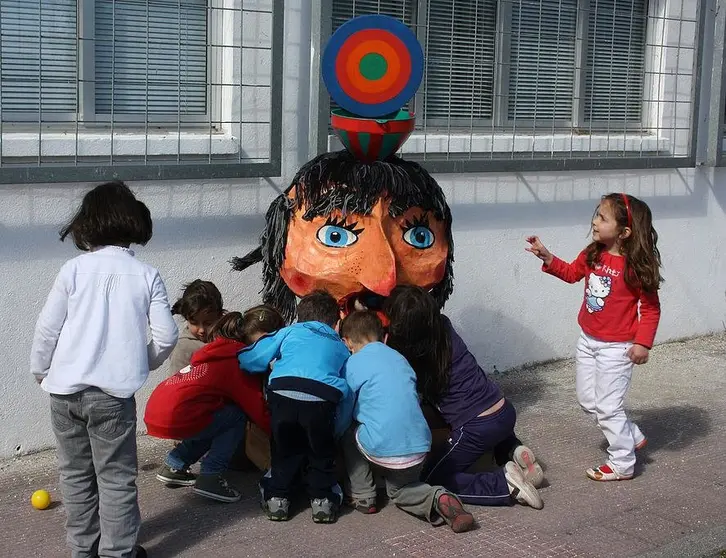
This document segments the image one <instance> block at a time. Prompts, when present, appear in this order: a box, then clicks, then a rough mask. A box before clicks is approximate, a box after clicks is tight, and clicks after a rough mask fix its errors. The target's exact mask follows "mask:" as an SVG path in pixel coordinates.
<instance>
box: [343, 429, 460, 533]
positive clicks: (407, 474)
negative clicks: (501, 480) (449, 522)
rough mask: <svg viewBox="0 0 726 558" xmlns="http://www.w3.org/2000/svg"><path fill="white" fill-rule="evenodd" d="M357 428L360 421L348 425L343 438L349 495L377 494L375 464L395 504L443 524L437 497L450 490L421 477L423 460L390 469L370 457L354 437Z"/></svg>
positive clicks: (430, 520)
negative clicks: (405, 467)
mask: <svg viewBox="0 0 726 558" xmlns="http://www.w3.org/2000/svg"><path fill="white" fill-rule="evenodd" d="M356 428H357V425H354V426H352V427H351V428H349V429H348V431H347V432H346V433H345V435H344V436H343V439H342V448H343V457H344V459H345V468H346V471H347V472H348V482H349V488H350V495H351V496H352V497H353V498H354V499H356V500H365V499H368V498H375V497H376V483H375V479H374V477H373V468H374V467H375V468H376V469H378V470H379V471H380V472H381V474H382V475H383V478H384V479H385V481H386V493H387V494H388V498H389V499H390V500H391V502H392V503H393V504H395V505H396V506H397V507H398V508H400V509H402V510H403V511H405V512H407V513H410V514H411V515H415V516H417V517H421V518H424V519H426V520H427V521H428V522H429V523H431V524H432V525H441V524H443V523H444V520H443V518H442V517H441V516H440V515H439V514H438V511H437V508H436V501H437V499H438V497H439V496H440V495H441V494H444V493H446V494H448V493H449V492H448V490H446V489H445V488H444V487H443V486H431V485H430V484H426V483H424V482H421V481H420V478H421V469H422V468H423V463H421V464H419V465H414V466H413V467H409V468H408V469H387V468H384V467H380V466H378V465H375V464H373V463H371V462H370V461H368V460H367V459H366V458H365V457H364V456H363V454H362V453H361V452H360V450H359V449H358V444H357V442H356V440H355V430H356ZM454 497H455V498H456V496H454Z"/></svg>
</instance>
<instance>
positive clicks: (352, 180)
mask: <svg viewBox="0 0 726 558" xmlns="http://www.w3.org/2000/svg"><path fill="white" fill-rule="evenodd" d="M293 188H294V189H295V192H294V195H293V197H292V198H290V197H288V194H289V193H290V192H291V190H292V189H293ZM382 197H383V198H386V199H388V200H390V202H391V205H390V209H389V213H390V215H391V216H392V217H398V216H400V215H402V214H403V213H404V212H405V211H406V210H408V209H410V208H411V207H420V208H421V209H423V210H424V211H427V212H430V213H432V214H433V215H434V217H436V218H437V219H439V220H441V221H444V222H445V223H446V236H447V238H448V242H449V251H448V258H447V261H446V269H445V272H444V277H443V279H442V280H441V281H440V282H439V283H437V284H436V285H435V286H434V287H433V289H432V290H431V294H432V295H433V296H434V298H435V299H436V301H437V303H438V304H439V306H440V307H443V306H444V304H445V303H446V300H447V299H448V298H449V295H451V292H452V291H453V283H454V271H453V263H454V243H453V239H452V236H451V210H450V209H449V206H448V204H447V203H446V197H445V196H444V192H443V190H442V189H441V186H439V184H438V183H437V182H436V181H435V180H434V179H433V177H432V176H431V175H430V174H429V173H428V172H427V171H426V170H425V169H424V168H423V167H421V165H419V164H418V163H415V162H413V161H406V160H404V159H401V158H399V157H396V156H395V155H393V156H391V157H389V158H388V159H386V160H385V161H376V162H374V163H370V164H367V163H363V162H361V161H359V160H358V159H356V158H355V157H354V156H353V155H351V154H350V153H349V152H348V151H345V150H343V151H337V152H334V153H324V154H322V155H319V156H318V157H316V158H315V159H313V160H312V161H310V162H308V163H306V164H305V165H304V166H303V167H302V168H301V169H300V170H299V171H298V173H297V174H296V175H295V178H293V180H292V183H291V184H290V186H289V187H288V189H287V190H286V191H285V193H284V194H281V195H280V196H278V197H277V198H276V199H275V200H274V201H273V202H272V204H270V207H269V209H268V210H267V214H266V218H265V221H266V225H265V230H264V231H263V232H262V234H261V236H260V245H259V246H258V247H257V248H255V249H254V250H252V251H251V252H249V253H248V254H246V255H245V256H242V257H236V258H233V259H232V260H231V261H230V263H231V264H232V269H234V270H236V271H242V270H244V269H247V268H248V267H250V266H252V265H254V264H256V263H259V262H262V264H263V268H262V275H263V288H262V300H263V301H264V302H265V303H267V304H272V305H274V306H275V307H276V308H278V309H279V310H280V312H281V314H282V315H283V317H284V318H285V319H286V320H287V321H288V322H289V321H292V320H293V319H294V318H295V313H296V310H295V306H296V305H295V294H294V293H293V292H292V291H291V290H290V288H289V287H288V286H287V285H286V284H285V282H284V281H283V280H282V278H281V277H280V269H281V267H282V262H283V260H284V258H285V246H286V243H287V230H288V225H289V223H290V219H291V218H292V215H293V213H294V212H295V211H296V210H297V209H299V208H303V207H304V208H305V209H306V210H305V213H304V214H303V219H305V220H306V221H311V220H313V219H314V218H315V217H318V216H321V215H329V214H330V213H331V212H333V211H334V210H340V211H341V212H342V213H343V214H344V215H345V214H349V213H358V214H360V215H369V214H370V213H371V211H373V207H374V206H375V204H376V202H377V201H378V200H379V199H380V198H382Z"/></svg>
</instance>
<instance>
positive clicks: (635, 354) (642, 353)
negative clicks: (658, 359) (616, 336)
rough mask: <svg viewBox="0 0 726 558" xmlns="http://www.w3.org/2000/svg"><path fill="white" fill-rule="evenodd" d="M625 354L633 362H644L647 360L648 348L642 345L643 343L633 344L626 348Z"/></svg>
mask: <svg viewBox="0 0 726 558" xmlns="http://www.w3.org/2000/svg"><path fill="white" fill-rule="evenodd" d="M626 354H627V355H628V358H629V359H630V361H631V362H632V363H633V364H645V363H646V362H648V355H649V354H650V349H648V347H643V345H633V346H632V347H630V348H629V349H628V352H627V353H626Z"/></svg>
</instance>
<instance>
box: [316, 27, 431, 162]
mask: <svg viewBox="0 0 726 558" xmlns="http://www.w3.org/2000/svg"><path fill="white" fill-rule="evenodd" d="M423 71H424V64H423V50H422V49H421V45H420V44H419V42H418V39H416V35H415V34H414V33H413V32H412V31H411V30H410V29H409V28H408V27H406V26H405V25H404V24H403V23H401V22H400V21H398V20H397V19H394V18H392V17H388V16H382V15H366V16H360V17H356V18H354V19H352V20H350V21H348V22H346V23H344V24H343V25H341V26H340V27H339V28H338V30H337V31H336V32H335V33H334V34H333V36H332V37H331V38H330V41H329V42H328V45H327V46H326V48H325V52H324V54H323V63H322V72H323V80H324V81H325V86H326V87H327V89H328V92H329V93H330V96H331V97H332V99H333V100H334V101H335V102H336V104H337V105H338V106H339V107H340V108H339V109H335V110H333V113H332V118H331V124H332V126H333V130H334V131H335V133H336V134H337V135H338V137H339V138H340V140H341V141H342V142H343V145H345V147H346V149H348V151H350V152H351V153H353V154H354V155H355V156H356V157H357V158H359V159H361V160H362V161H365V162H372V161H375V160H382V159H386V158H387V157H388V156H389V155H391V154H392V153H395V152H396V151H398V149H399V148H400V147H401V145H403V143H404V142H405V141H406V139H407V138H408V136H409V135H410V134H411V132H412V131H413V128H414V125H415V117H414V115H413V114H412V113H410V112H409V111H407V110H402V109H401V107H403V106H404V105H405V104H406V103H407V102H408V101H410V100H411V99H412V98H413V97H414V95H415V94H416V91H417V90H418V87H419V85H420V84H421V79H422V78H423Z"/></svg>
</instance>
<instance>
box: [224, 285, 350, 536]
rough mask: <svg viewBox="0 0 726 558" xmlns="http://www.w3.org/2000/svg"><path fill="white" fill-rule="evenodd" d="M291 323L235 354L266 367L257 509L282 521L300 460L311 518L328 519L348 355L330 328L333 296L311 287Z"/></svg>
mask: <svg viewBox="0 0 726 558" xmlns="http://www.w3.org/2000/svg"><path fill="white" fill-rule="evenodd" d="M297 318H298V323H296V324H293V325H291V326H288V327H285V328H282V329H281V330H279V331H278V332H277V333H274V334H271V335H267V336H265V337H262V338H260V339H259V340H258V341H257V342H256V343H255V344H254V345H252V346H250V347H248V348H245V349H243V350H241V351H240V352H239V354H238V359H239V365H240V368H242V369H243V370H247V371H248V372H251V373H255V372H258V373H259V372H266V371H267V370H269V368H270V365H271V363H272V362H273V361H274V367H273V370H272V372H271V374H270V378H269V382H268V386H267V402H268V405H269V410H270V426H271V429H272V439H271V444H270V450H271V457H272V467H271V469H270V471H268V472H267V474H266V475H265V477H264V478H263V479H262V482H261V483H260V491H261V493H262V509H263V510H264V511H265V514H266V515H267V517H268V518H269V519H271V520H273V521H286V520H287V519H288V510H289V506H290V492H291V489H292V487H293V484H294V482H295V479H296V476H297V474H298V472H299V471H300V469H301V467H302V465H303V463H305V462H307V479H306V480H307V488H308V495H309V496H310V499H311V500H310V503H311V506H312V513H313V521H315V522H316V523H333V522H335V520H336V519H337V513H338V508H339V506H340V504H341V502H342V498H343V493H342V491H341V489H340V486H338V483H337V481H336V477H335V452H336V445H335V420H336V418H335V417H336V410H337V407H338V403H339V402H341V401H344V400H346V398H348V397H349V394H350V390H349V389H348V384H347V383H346V381H345V380H344V379H343V376H342V374H343V372H342V369H343V365H344V364H345V361H346V359H347V358H348V356H349V355H350V353H349V352H348V349H347V347H346V346H345V344H344V343H343V342H342V341H341V339H340V336H339V335H338V333H337V331H336V329H337V326H338V322H339V321H340V310H339V308H338V303H337V302H336V301H335V299H334V298H333V297H332V296H330V295H329V294H328V293H326V292H323V291H316V292H313V293H311V294H309V295H307V296H305V297H303V299H302V300H301V301H300V303H299V304H298V307H297Z"/></svg>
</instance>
